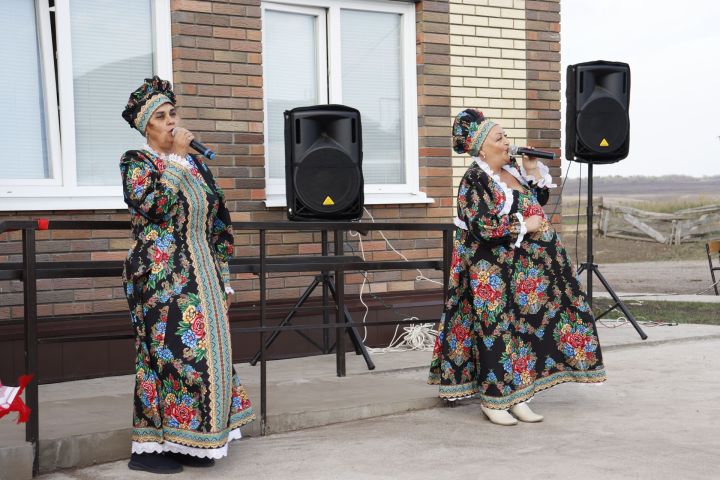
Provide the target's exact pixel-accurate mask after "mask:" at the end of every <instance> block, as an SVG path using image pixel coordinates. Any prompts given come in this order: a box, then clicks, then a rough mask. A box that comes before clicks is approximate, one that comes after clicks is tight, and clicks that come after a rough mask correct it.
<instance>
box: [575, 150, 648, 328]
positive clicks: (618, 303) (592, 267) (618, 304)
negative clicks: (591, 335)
mask: <svg viewBox="0 0 720 480" xmlns="http://www.w3.org/2000/svg"><path fill="white" fill-rule="evenodd" d="M585 270H587V299H588V304H589V305H590V308H592V298H593V297H592V281H593V278H592V276H593V273H594V274H595V275H596V276H597V277H598V280H600V283H602V284H603V286H604V287H605V290H607V292H608V293H609V294H610V296H611V297H612V299H613V301H614V302H615V304H614V305H612V306H611V307H610V308H608V309H607V310H605V311H604V312H603V313H601V314H600V315H598V316H596V317H595V320H598V319H600V318H602V317H604V316H605V315H607V314H608V313H610V312H611V311H613V310H615V308H619V309H620V310H621V311H622V313H623V315H625V318H627V319H628V320H629V321H630V323H631V324H632V326H633V327H635V330H636V331H637V333H638V334H639V335H640V338H642V339H643V340H645V339H647V335H646V334H645V332H643V330H642V328H640V325H639V324H638V323H637V321H636V320H635V317H633V316H632V314H631V313H630V311H629V310H628V309H627V307H626V306H625V304H624V303H623V301H622V300H621V299H620V297H618V296H617V294H616V293H615V291H614V290H613V288H612V287H611V286H610V284H609V283H608V281H607V280H606V279H605V277H603V275H602V274H601V273H600V269H599V268H598V266H597V264H595V263H594V262H593V164H592V162H588V204H587V261H586V262H584V263H581V264H580V268H578V271H577V274H578V276H579V275H580V274H581V273H582V272H584V271H585Z"/></svg>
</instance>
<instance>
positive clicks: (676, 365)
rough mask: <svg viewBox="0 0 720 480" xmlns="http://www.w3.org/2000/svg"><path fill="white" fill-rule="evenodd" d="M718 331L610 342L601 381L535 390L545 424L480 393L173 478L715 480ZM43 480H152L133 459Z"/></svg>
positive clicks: (249, 451) (284, 439) (275, 443)
mask: <svg viewBox="0 0 720 480" xmlns="http://www.w3.org/2000/svg"><path fill="white" fill-rule="evenodd" d="M719 349H720V340H719V339H717V338H715V339H711V340H696V341H692V342H684V343H665V344H659V345H658V344H654V345H653V344H648V345H647V346H646V347H643V348H619V349H610V350H609V351H608V353H607V354H606V355H605V363H606V366H607V370H608V377H609V380H608V382H606V383H605V384H604V385H601V386H591V385H560V386H558V387H555V388H552V389H550V390H548V391H545V392H542V393H540V394H539V395H537V396H536V397H535V398H534V399H533V402H532V407H533V408H534V409H535V410H536V411H537V412H539V413H542V414H544V415H545V417H546V419H545V421H544V422H542V423H539V424H522V423H521V424H519V425H517V426H514V427H499V426H496V425H493V424H491V423H490V422H488V421H486V420H484V419H483V417H482V416H481V414H480V411H479V406H478V405H477V403H476V402H473V401H466V402H463V404H462V405H460V406H458V407H456V408H439V409H432V410H423V411H417V412H412V413H407V414H403V415H392V416H385V417H380V418H375V419H370V420H364V421H355V422H351V423H345V424H339V425H331V426H326V427H320V428H314V429H309V430H303V431H296V432H292V433H285V434H278V435H271V436H267V437H262V438H249V439H244V440H241V441H239V442H236V443H235V444H233V445H232V446H231V448H230V452H229V456H228V458H226V459H223V460H221V461H219V462H218V463H217V465H216V466H215V467H214V468H212V469H208V470H202V471H201V470H197V469H186V470H185V472H184V473H182V474H180V475H176V476H173V478H177V479H178V480H181V479H191V478H197V476H198V475H202V476H203V478H206V479H208V480H211V479H231V478H253V479H268V480H271V479H278V480H280V479H282V480H285V479H294V480H303V479H312V480H325V479H327V480H331V479H332V480H335V479H347V480H355V479H358V480H360V479H388V480H389V479H392V480H405V479H407V480H411V479H412V480H421V479H437V478H457V477H465V476H466V477H467V478H516V479H540V480H548V479H577V478H585V479H613V480H615V479H653V480H661V479H672V480H676V479H679V478H680V479H684V480H691V479H709V478H718V468H720V457H719V456H718V453H717V452H718V451H719V450H720V435H718V432H720V420H719V419H720V373H719V371H718V369H717V368H715V363H716V361H717V352H718V350H719ZM41 478H42V479H43V480H71V479H78V480H79V479H83V480H84V479H97V480H104V479H120V478H122V479H145V478H149V475H147V474H140V473H136V472H131V471H130V470H128V469H127V466H126V462H125V461H120V462H114V463H109V464H105V465H100V466H95V467H91V468H86V469H81V470H76V471H69V472H59V473H55V474H51V475H48V476H43V477H41Z"/></svg>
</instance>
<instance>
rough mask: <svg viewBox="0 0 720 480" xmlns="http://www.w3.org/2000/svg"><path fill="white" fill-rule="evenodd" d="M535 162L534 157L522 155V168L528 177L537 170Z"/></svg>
mask: <svg viewBox="0 0 720 480" xmlns="http://www.w3.org/2000/svg"><path fill="white" fill-rule="evenodd" d="M537 162H538V159H537V158H536V157H528V156H527V155H523V156H522V164H523V168H524V169H525V173H527V174H528V175H534V174H535V172H537V169H538V165H537Z"/></svg>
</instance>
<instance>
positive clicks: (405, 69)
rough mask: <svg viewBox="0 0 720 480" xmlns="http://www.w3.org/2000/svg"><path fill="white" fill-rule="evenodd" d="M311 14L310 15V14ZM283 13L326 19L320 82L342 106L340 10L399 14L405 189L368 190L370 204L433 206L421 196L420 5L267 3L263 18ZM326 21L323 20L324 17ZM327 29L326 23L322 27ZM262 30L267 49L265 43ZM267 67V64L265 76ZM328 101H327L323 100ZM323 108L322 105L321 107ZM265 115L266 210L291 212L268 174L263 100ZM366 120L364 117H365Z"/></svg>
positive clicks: (333, 0)
mask: <svg viewBox="0 0 720 480" xmlns="http://www.w3.org/2000/svg"><path fill="white" fill-rule="evenodd" d="M306 9H307V10H306ZM266 10H274V11H280V12H301V13H307V12H310V11H312V12H317V11H318V10H319V11H321V12H322V11H324V12H325V13H326V18H327V23H326V28H327V39H326V42H325V44H322V41H321V38H320V37H318V43H320V45H319V46H318V49H317V51H318V59H322V58H324V57H325V56H326V57H327V66H326V70H321V67H320V63H321V62H318V64H319V68H318V70H319V72H318V78H319V79H322V78H325V79H327V85H324V83H325V82H324V81H322V80H319V81H318V83H319V86H318V88H319V89H323V88H324V89H326V94H325V98H327V103H338V104H342V103H343V102H342V58H341V47H342V42H341V32H340V14H341V10H360V11H371V12H385V13H398V14H400V15H401V45H402V60H401V62H402V89H403V93H402V102H403V108H402V112H403V117H402V119H401V123H402V128H403V137H404V145H403V152H404V161H405V183H402V184H367V183H366V184H365V204H367V205H386V204H402V203H433V202H434V200H433V199H431V198H428V197H427V195H426V194H425V192H421V191H420V174H419V172H420V165H419V156H418V122H417V70H416V60H415V58H416V55H415V5H414V4H413V3H401V2H393V1H383V0H282V1H281V2H263V3H262V16H263V23H264V20H265V11H266ZM321 17H322V15H321ZM323 23H325V21H323ZM264 40H265V39H264V30H263V43H264ZM266 69H267V65H266V64H265V62H263V75H265V72H266ZM318 98H320V99H321V98H323V95H318ZM321 103H322V102H321ZM263 104H264V112H265V117H266V118H265V132H264V133H265V167H266V168H265V182H266V183H265V188H266V192H265V195H266V200H265V205H266V206H268V207H285V206H287V203H286V198H285V181H284V180H278V179H271V178H270V174H269V170H270V169H269V168H268V152H269V149H268V142H269V138H268V122H267V97H265V98H264V99H263ZM360 114H361V115H362V112H360Z"/></svg>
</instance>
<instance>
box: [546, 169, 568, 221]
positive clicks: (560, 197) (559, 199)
mask: <svg viewBox="0 0 720 480" xmlns="http://www.w3.org/2000/svg"><path fill="white" fill-rule="evenodd" d="M568 162H569V163H568V167H567V170H565V178H563V181H562V183H561V184H560V191H559V192H558V194H557V197H558V201H557V202H555V209H554V210H553V212H552V214H551V215H550V221H552V219H553V217H554V216H555V214H556V213H557V209H558V207H559V206H560V205H561V204H562V192H563V190H564V189H565V182H566V181H567V179H568V173H570V167H572V160H568ZM560 217H561V218H562V212H560ZM560 223H561V224H562V221H560Z"/></svg>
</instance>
